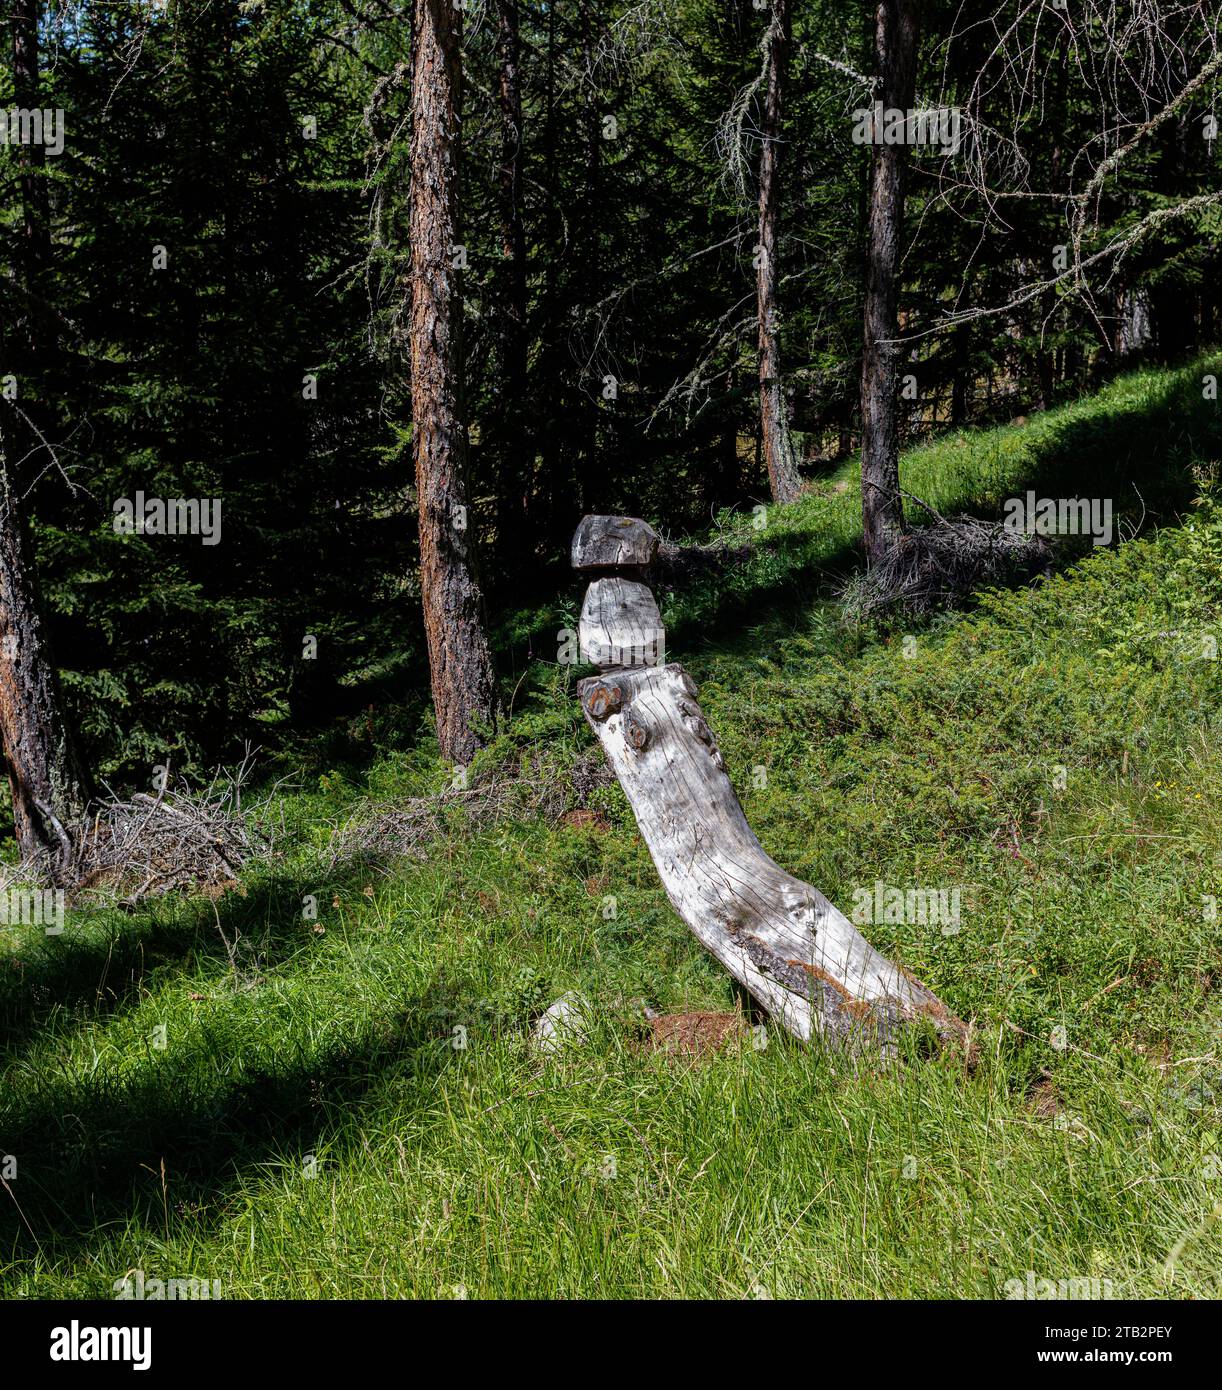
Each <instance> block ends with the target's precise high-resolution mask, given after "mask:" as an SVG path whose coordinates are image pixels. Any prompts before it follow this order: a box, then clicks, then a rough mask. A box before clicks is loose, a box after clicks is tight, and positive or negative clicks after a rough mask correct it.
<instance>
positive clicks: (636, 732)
mask: <svg viewBox="0 0 1222 1390" xmlns="http://www.w3.org/2000/svg"><path fill="white" fill-rule="evenodd" d="M624 740H625V742H626V743H627V744H628V747H629V748H632V749H635V750H636V752H638V753H640V752H642V751H643V750H644V748H645V747H646V746H647V745H648V743H649V730H648V729H647V728H646V727H645V725H644V724H642V723H641V721H640V720H639V719H638V718H637V717H636V716H635V715H634V714H633V713H632V711H631V710H626V711H625V712H624Z"/></svg>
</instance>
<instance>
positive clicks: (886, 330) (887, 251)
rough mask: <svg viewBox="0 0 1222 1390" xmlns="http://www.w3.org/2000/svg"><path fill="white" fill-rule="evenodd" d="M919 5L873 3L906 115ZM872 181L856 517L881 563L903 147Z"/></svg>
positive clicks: (897, 528)
mask: <svg viewBox="0 0 1222 1390" xmlns="http://www.w3.org/2000/svg"><path fill="white" fill-rule="evenodd" d="M918 35H919V17H918V5H917V0H878V5H877V8H876V11H875V26H874V37H875V47H876V50H877V57H878V69H879V82H878V89H877V96H878V99H880V100H881V101H882V104H883V108H884V110H885V111H890V110H901V111H907V110H908V109H909V108H910V107H911V106H912V104H913V99H914V94H915V90H916V54H917V41H918ZM874 134H875V140H876V143H875V145H874V151H873V154H874V157H873V166H872V170H871V181H870V211H869V241H868V246H867V251H866V302H865V323H864V343H863V352H862V361H861V510H862V523H863V529H864V533H865V548H866V560H867V563H868V564H870V565H875V564H878V563H879V562H880V561H881V560H882V559H883V558H884V557H885V556H886V555H887V553H888V552H889V551H890V550H891V548H892V546H893V545H894V544H895V542H896V540H897V539H898V538H899V536H900V535H901V534H902V532H903V530H904V504H903V499H902V497H901V495H900V476H899V428H898V418H897V413H898V411H897V401H896V363H897V360H898V355H899V349H898V346H897V345H896V343H895V342H894V341H892V340H894V338H895V337H896V334H897V332H898V327H897V320H896V304H897V300H898V290H899V286H898V276H899V264H900V250H901V245H900V243H901V240H902V236H903V229H904V175H905V170H906V166H907V153H908V152H907V147H906V146H905V145H904V144H903V143H898V144H894V145H887V144H881V143H877V141H878V139H879V137H880V135H881V132H879V131H875V132H874Z"/></svg>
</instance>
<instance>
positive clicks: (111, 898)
mask: <svg viewBox="0 0 1222 1390" xmlns="http://www.w3.org/2000/svg"><path fill="white" fill-rule="evenodd" d="M252 760H253V759H252V755H251V754H250V753H249V752H248V753H247V754H246V756H245V757H244V758H243V760H242V762H241V764H240V765H239V766H238V767H237V768H236V769H234V770H229V769H224V768H218V769H217V770H216V772H215V773H214V774H213V776H212V779H211V781H210V782H209V783H208V784H207V785H206V786H202V787H192V786H191V785H190V783H188V782H187V781H186V779H185V778H181V777H180V778H178V779H177V781H176V782H174V783H171V782H170V780H169V777H168V773H167V777H166V784H165V786H164V787H163V789H162V790H161V791H159V792H157V793H156V794H155V795H152V794H149V793H147V792H135V793H133V794H132V795H131V796H129V797H126V798H125V797H121V796H118V795H116V794H115V793H113V792H111V791H110V790H109V789H107V795H106V796H105V797H104V798H102V799H100V800H98V801H95V802H94V803H93V804H92V806H91V807H90V808H89V816H88V819H87V820H86V822H85V823H84V824H82V825H79V826H74V827H71V832H70V833H67V835H66V838H67V841H68V846H67V848H66V850H65V858H64V859H62V860H57V862H56V863H55V864H54V865H52V864H51V863H50V862H48V863H44V864H38V863H34V864H31V863H26V864H23V865H21V866H19V867H18V868H17V869H16V870H15V871H14V872H15V875H16V876H19V877H20V878H21V879H22V880H33V881H45V882H51V881H58V882H60V883H62V884H64V885H65V886H66V888H67V891H68V896H69V899H70V901H73V902H76V901H78V900H79V899H80V897H81V895H83V894H88V895H90V896H91V897H99V898H101V899H102V900H104V901H106V902H110V903H113V904H115V905H116V906H120V907H133V906H135V905H136V904H137V903H139V902H141V901H142V900H144V899H146V898H153V897H161V896H163V895H164V894H166V893H170V892H173V891H174V890H175V889H183V890H186V891H189V892H201V891H202V892H205V893H206V892H208V891H209V890H212V891H214V892H215V891H216V890H218V889H223V888H225V887H228V886H230V885H232V884H233V883H234V882H235V881H236V879H237V876H238V874H239V873H240V872H241V870H242V868H243V867H244V866H245V865H246V864H248V863H249V862H250V861H251V860H252V859H256V858H264V857H266V856H267V855H268V854H269V853H270V852H271V848H272V844H273V841H274V833H273V829H272V827H271V825H270V823H269V821H268V818H267V816H266V814H265V811H266V808H267V807H268V806H269V805H270V804H271V798H270V797H265V798H264V799H263V800H261V801H260V802H259V803H257V804H256V805H255V806H245V807H244V806H243V804H242V789H243V785H244V784H245V782H246V781H247V780H248V778H249V774H250V769H251V765H252ZM14 881H16V880H15V879H14Z"/></svg>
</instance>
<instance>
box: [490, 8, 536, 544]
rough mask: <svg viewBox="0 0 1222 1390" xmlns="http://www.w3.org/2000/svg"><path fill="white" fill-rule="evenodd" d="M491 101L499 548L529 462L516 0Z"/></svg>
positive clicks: (508, 13)
mask: <svg viewBox="0 0 1222 1390" xmlns="http://www.w3.org/2000/svg"><path fill="white" fill-rule="evenodd" d="M496 23H497V61H498V64H499V69H500V71H499V77H498V83H497V101H498V105H499V107H500V113H501V156H500V164H499V167H498V169H497V201H498V204H499V215H500V223H501V259H502V265H501V271H502V276H501V281H502V285H501V324H500V381H499V382H498V386H499V390H500V393H501V398H500V402H499V408H498V411H497V416H498V418H497V426H496V428H497V434H498V436H499V437H498V439H497V453H498V458H497V464H498V473H499V476H500V489H499V491H500V499H499V517H498V523H497V531H498V533H499V534H498V540H499V542H500V549H501V551H502V553H504V554H506V555H508V556H517V555H519V554H520V553H521V552H522V551H524V550H525V549H526V546H525V529H526V523H527V518H528V515H529V511H530V492H531V481H532V480H531V476H530V464H531V461H532V460H533V455H534V450H533V447H529V446H528V444H527V441H526V438H525V436H526V434H527V431H526V430H525V429H524V416H523V404H524V401H525V397H526V341H527V340H526V235H525V232H524V230H523V225H522V170H521V160H522V91H521V84H520V81H519V76H518V63H519V53H520V45H519V41H518V0H497V11H496Z"/></svg>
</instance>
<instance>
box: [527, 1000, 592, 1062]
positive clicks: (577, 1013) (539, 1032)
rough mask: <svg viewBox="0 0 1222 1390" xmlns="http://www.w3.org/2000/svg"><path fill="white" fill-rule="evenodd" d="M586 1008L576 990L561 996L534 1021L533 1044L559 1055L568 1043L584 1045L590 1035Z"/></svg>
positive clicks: (531, 1031) (538, 1048) (539, 1049)
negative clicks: (581, 1043)
mask: <svg viewBox="0 0 1222 1390" xmlns="http://www.w3.org/2000/svg"><path fill="white" fill-rule="evenodd" d="M587 1008H588V1006H587V1004H586V1001H585V1000H584V999H583V998H582V997H581V995H580V994H578V993H577V992H576V990H569V991H568V993H567V994H562V995H561V996H560V998H559V999H557V1000H556V1001H555V1003H553V1004H549V1005H548V1006H547V1008H546V1009H545V1010H544V1011H543V1013H542V1014H540V1016H539V1018H538V1019H537V1020H536V1021H535V1026H534V1027H533V1028H532V1029H531V1030H530V1040H531V1043H532V1045H533V1046H534V1047H535V1048H536V1049H537V1050H538V1051H540V1052H558V1051H559V1050H560V1049H561V1048H562V1047H563V1046H564V1045H565V1044H566V1043H571V1042H585V1041H586V1038H587V1037H588V1036H589V1024H588V1021H587V1018H586V1012H587Z"/></svg>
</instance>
